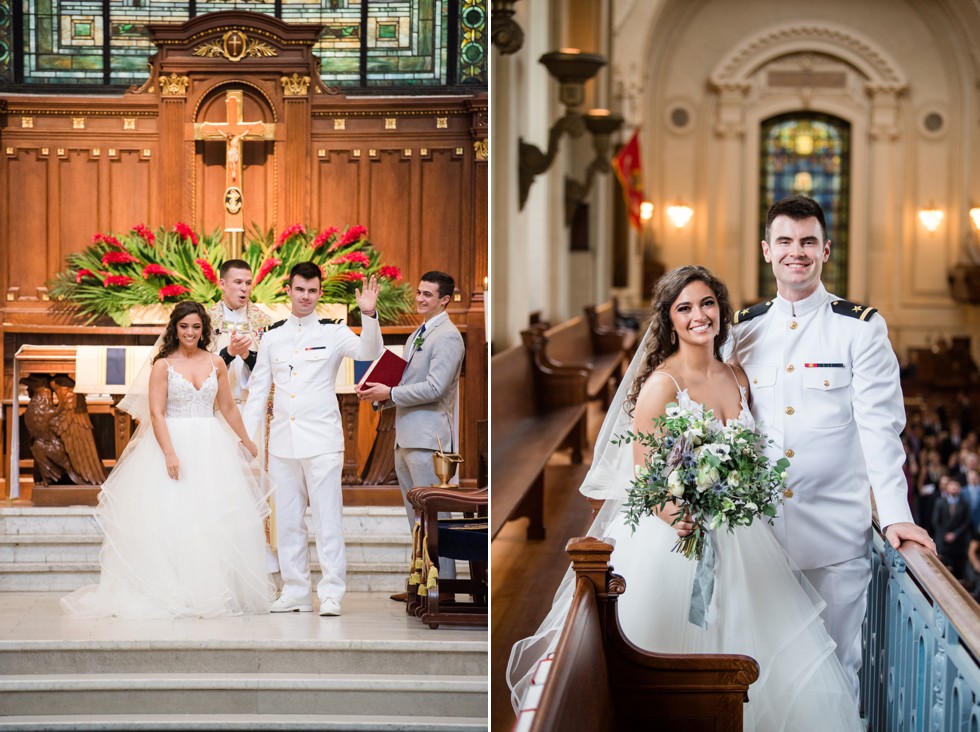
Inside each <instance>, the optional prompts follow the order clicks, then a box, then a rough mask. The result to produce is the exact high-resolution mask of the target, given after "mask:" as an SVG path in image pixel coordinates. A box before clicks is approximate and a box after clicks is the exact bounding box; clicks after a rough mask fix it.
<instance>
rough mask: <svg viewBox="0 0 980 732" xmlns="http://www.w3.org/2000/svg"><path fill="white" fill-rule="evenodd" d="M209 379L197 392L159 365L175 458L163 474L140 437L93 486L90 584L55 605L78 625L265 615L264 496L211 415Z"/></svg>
mask: <svg viewBox="0 0 980 732" xmlns="http://www.w3.org/2000/svg"><path fill="white" fill-rule="evenodd" d="M217 392H218V380H217V372H216V370H215V369H214V368H213V367H212V370H211V374H210V375H209V376H208V378H207V379H206V380H205V381H204V383H203V384H202V385H201V388H200V389H195V388H194V386H193V385H192V384H191V383H190V382H189V381H187V379H185V378H184V377H183V376H182V375H181V374H180V373H178V372H177V371H175V370H174V369H173V367H172V366H170V365H169V364H168V365H167V413H166V418H167V428H168V430H169V432H170V439H171V441H172V442H173V447H174V452H175V453H176V454H177V458H178V459H179V460H180V468H179V476H180V477H179V480H176V481H175V480H171V479H170V477H169V476H168V475H167V469H166V463H165V460H164V456H163V451H162V450H161V449H160V446H159V444H158V443H157V441H156V438H155V437H154V436H153V434H152V430H150V429H147V430H146V434H145V435H144V436H143V437H142V438H139V437H138V438H137V439H136V440H135V441H134V442H133V443H131V444H130V447H129V448H128V449H127V450H126V452H125V453H124V454H123V456H122V457H121V458H120V460H119V462H118V463H117V464H116V467H115V468H114V469H113V470H112V473H111V474H110V476H109V478H108V479H107V480H106V482H105V484H104V485H103V487H102V493H101V495H100V497H99V506H98V509H97V510H96V514H95V515H96V519H97V520H98V522H99V524H100V526H101V527H102V529H103V531H104V533H105V539H104V541H103V544H102V551H101V553H100V555H99V559H100V562H101V565H102V574H101V576H100V578H99V584H97V585H89V586H86V587H82V588H81V589H79V590H76V591H75V592H73V593H71V594H70V595H68V596H66V597H64V598H62V600H61V604H62V607H63V608H64V609H65V611H66V612H69V613H71V614H73V615H79V616H83V617H100V616H108V615H115V616H119V617H124V618H157V617H163V618H169V617H216V616H222V615H240V614H243V613H264V612H267V611H268V610H269V606H270V604H271V602H272V597H273V592H274V586H273V583H272V579H271V577H270V576H269V573H268V572H267V571H266V556H265V532H264V527H263V520H264V517H265V515H266V514H267V513H268V506H267V503H266V497H265V496H264V495H263V494H262V491H261V490H260V488H259V484H258V482H257V481H256V479H255V478H254V477H253V474H252V469H251V468H250V465H249V462H250V461H251V456H249V455H247V453H246V452H245V450H244V448H243V447H242V446H241V444H240V443H239V442H238V439H237V437H235V435H234V433H232V431H231V429H230V428H229V427H228V426H227V425H226V424H225V423H224V422H222V421H220V420H219V419H218V418H217V417H216V416H215V413H214V400H215V396H216V395H217Z"/></svg>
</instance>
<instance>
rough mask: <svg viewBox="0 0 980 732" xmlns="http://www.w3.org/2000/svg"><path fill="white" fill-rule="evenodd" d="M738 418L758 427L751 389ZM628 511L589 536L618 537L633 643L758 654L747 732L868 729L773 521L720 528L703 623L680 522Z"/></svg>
mask: <svg viewBox="0 0 980 732" xmlns="http://www.w3.org/2000/svg"><path fill="white" fill-rule="evenodd" d="M677 402H678V405H679V406H681V407H691V406H694V403H693V402H692V401H691V399H690V398H689V397H688V394H687V391H686V390H681V391H679V392H678V394H677ZM736 419H737V420H738V421H739V422H741V423H742V424H744V425H746V426H747V427H749V428H750V429H755V421H754V420H753V418H752V413H751V412H750V411H749V408H748V404H747V402H746V397H745V392H744V390H743V391H742V411H741V413H740V414H739V416H738V417H737V418H736ZM788 500H792V499H788ZM623 517H624V515H623V514H622V513H620V514H619V515H618V516H615V517H614V518H612V519H611V520H609V521H608V523H606V524H604V525H600V526H596V525H595V524H594V525H593V527H592V528H591V529H590V531H589V535H590V536H600V537H608V538H611V539H613V540H615V550H614V551H613V554H612V559H611V561H610V563H611V564H612V567H613V570H614V571H615V572H616V574H619V575H622V577H623V578H624V579H625V580H626V592H625V593H624V594H623V595H621V596H620V597H619V601H618V606H619V610H618V613H619V621H620V625H621V626H622V629H623V633H624V635H625V636H626V637H627V638H628V639H629V640H630V641H632V642H633V643H634V644H636V645H637V646H639V647H641V648H643V649H645V650H651V651H658V652H662V653H737V654H745V655H748V656H751V657H752V658H754V659H755V660H756V661H758V663H759V678H758V680H757V681H756V682H755V683H753V684H752V685H751V686H750V687H749V701H748V703H747V704H746V705H745V708H744V728H745V730H747V731H752V730H755V731H757V732H777V731H778V732H784V731H785V732H803V731H807V732H811V731H812V732H827V731H828V730H834V732H840V731H845V730H863V726H862V725H861V723H860V719H859V716H858V710H857V704H856V702H855V701H854V699H853V696H852V694H851V691H850V688H849V685H848V683H847V681H846V677H845V675H844V670H843V668H842V667H841V665H840V662H839V661H838V660H837V657H836V656H835V655H834V642H833V640H831V638H830V636H829V635H828V634H827V631H826V629H825V627H824V624H823V621H822V620H821V619H820V610H821V609H822V606H823V603H822V601H821V600H820V598H819V596H818V595H817V594H816V592H815V591H814V590H813V588H812V587H811V586H810V585H809V583H808V582H807V581H806V580H805V579H804V578H803V577H802V575H801V574H800V572H799V571H798V570H796V569H795V568H794V567H793V565H792V560H790V558H789V557H788V556H787V554H786V552H785V551H784V550H783V548H782V547H781V546H780V545H779V543H778V542H777V541H776V539H775V537H774V536H773V534H772V532H771V531H770V529H769V526H768V525H767V524H765V523H764V522H760V521H756V522H754V523H753V524H752V525H751V526H748V527H740V528H737V529H735V530H734V531H733V532H729V531H727V530H726V529H720V530H718V531H716V532H715V540H716V544H715V549H716V568H715V589H714V597H713V600H712V605H713V607H712V609H711V612H710V613H709V617H711V622H710V623H709V625H708V627H707V629H706V630H702V629H701V628H700V627H698V626H697V625H694V624H692V623H691V622H689V620H688V612H689V609H690V601H691V589H692V586H693V584H694V572H695V569H696V567H697V562H696V561H694V560H689V559H686V558H685V557H684V556H683V555H681V554H677V553H674V552H672V551H671V550H672V548H673V546H674V543H675V542H676V541H677V533H676V531H675V529H673V528H672V527H671V526H669V525H668V524H667V523H666V522H665V521H663V520H662V519H660V518H658V517H655V516H646V517H644V518H643V519H642V520H641V521H640V523H639V526H638V527H637V529H636V532H635V533H634V532H633V531H632V529H631V528H630V527H629V526H628V525H627V524H626V522H625V521H624V520H623ZM565 584H566V583H563V587H564V586H565ZM560 602H567V598H564V597H563V592H562V590H559V596H558V598H556V607H555V608H554V609H553V610H552V614H551V615H549V618H548V620H546V623H548V622H552V623H553V622H554V621H555V620H556V613H557V615H559V616H560V615H561V610H560V608H559V607H558V603H560ZM564 612H565V614H567V609H566V610H565V611H564ZM540 633H541V631H539V634H540ZM543 641H545V636H542V635H538V636H532V638H531V639H528V642H527V645H526V650H527V651H531V652H532V653H537V654H539V655H540V653H541V651H542V650H543V649H544V647H545V645H549V646H553V645H554V643H555V642H556V639H551V641H550V643H547V644H546V643H544V642H543ZM522 643H523V642H522ZM552 650H553V648H552ZM523 653H525V648H522V647H521V644H520V643H519V644H518V646H516V647H515V656H512V659H511V680H512V682H513V681H516V679H515V678H514V676H515V675H517V674H515V673H514V672H515V671H517V670H518V669H519V668H527V660H526V659H524V660H518V659H519V658H520V656H521V655H522V654H523ZM512 685H513V684H512ZM522 686H523V683H519V684H518V687H517V688H518V689H519V690H520V689H521V688H522ZM650 713H651V715H655V714H656V710H651V712H650Z"/></svg>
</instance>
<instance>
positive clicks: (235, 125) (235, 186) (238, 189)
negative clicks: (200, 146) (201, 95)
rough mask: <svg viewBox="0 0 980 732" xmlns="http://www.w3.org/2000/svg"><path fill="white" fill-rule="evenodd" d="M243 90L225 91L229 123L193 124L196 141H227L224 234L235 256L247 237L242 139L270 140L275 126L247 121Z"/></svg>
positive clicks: (239, 251) (226, 116)
mask: <svg viewBox="0 0 980 732" xmlns="http://www.w3.org/2000/svg"><path fill="white" fill-rule="evenodd" d="M243 106H244V104H243V99H242V92H241V91H240V90H233V91H229V92H226V94H225V118H226V120H227V121H226V122H199V123H198V124H195V125H194V139H195V140H224V141H225V193H224V208H225V235H226V240H227V244H228V247H229V250H230V252H231V254H232V256H233V257H237V256H240V255H241V250H242V244H243V241H244V238H245V226H244V221H245V216H244V213H243V211H244V208H245V196H244V194H243V193H242V142H243V141H246V140H271V139H273V137H274V135H275V129H276V126H275V124H274V123H268V122H245V121H244V120H243V119H242V107H243Z"/></svg>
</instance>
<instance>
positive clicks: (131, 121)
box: [123, 117, 136, 130]
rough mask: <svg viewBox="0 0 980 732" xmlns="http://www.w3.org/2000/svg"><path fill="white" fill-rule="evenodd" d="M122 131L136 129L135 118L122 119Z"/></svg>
mask: <svg viewBox="0 0 980 732" xmlns="http://www.w3.org/2000/svg"><path fill="white" fill-rule="evenodd" d="M123 129H124V130H135V129H136V118H135V117H123Z"/></svg>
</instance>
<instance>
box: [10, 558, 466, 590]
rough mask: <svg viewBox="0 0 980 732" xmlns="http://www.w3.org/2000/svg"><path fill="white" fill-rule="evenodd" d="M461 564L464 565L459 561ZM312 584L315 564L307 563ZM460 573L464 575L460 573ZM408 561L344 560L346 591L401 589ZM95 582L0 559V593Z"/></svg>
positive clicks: (63, 569) (95, 569) (60, 567)
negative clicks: (311, 576)
mask: <svg viewBox="0 0 980 732" xmlns="http://www.w3.org/2000/svg"><path fill="white" fill-rule="evenodd" d="M460 566H461V567H465V564H460ZM310 569H311V572H312V575H313V579H312V582H313V584H314V585H315V584H316V582H317V581H319V579H320V569H319V565H318V564H317V563H316V562H315V561H311V562H310ZM460 576H461V577H462V576H464V575H463V574H462V573H461V574H460ZM407 577H408V561H407V560H406V561H405V562H398V563H386V562H352V561H348V562H347V591H348V592H401V591H403V590H404V589H405V580H406V579H407ZM98 581H99V562H98V561H97V560H96V561H93V562H0V592H66V591H71V590H76V589H78V588H79V587H82V586H83V585H88V584H95V583H97V582H98Z"/></svg>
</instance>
